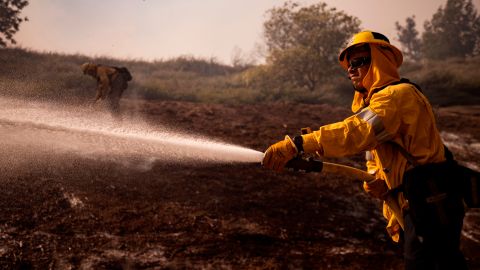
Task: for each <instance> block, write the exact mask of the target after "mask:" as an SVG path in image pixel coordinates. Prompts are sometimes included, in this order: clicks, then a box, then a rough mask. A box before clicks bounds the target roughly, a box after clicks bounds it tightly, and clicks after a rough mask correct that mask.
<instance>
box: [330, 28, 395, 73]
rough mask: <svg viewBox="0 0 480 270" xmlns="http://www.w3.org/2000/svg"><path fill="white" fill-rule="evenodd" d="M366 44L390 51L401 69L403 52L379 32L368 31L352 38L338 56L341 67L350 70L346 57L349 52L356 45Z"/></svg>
mask: <svg viewBox="0 0 480 270" xmlns="http://www.w3.org/2000/svg"><path fill="white" fill-rule="evenodd" d="M365 43H369V44H377V45H378V46H379V47H380V48H381V49H387V50H390V51H391V52H392V53H393V55H394V57H395V62H396V64H397V67H400V65H401V64H402V62H403V55H402V52H401V51H400V50H399V49H397V47H395V46H393V45H392V44H390V41H389V40H388V38H387V37H386V36H384V35H382V34H380V33H377V32H373V31H368V30H367V31H362V32H360V33H357V34H355V35H354V36H353V37H352V39H351V40H350V41H349V42H348V44H347V46H346V47H345V49H343V50H342V51H341V52H340V54H339V55H338V61H340V65H341V66H342V67H343V68H344V69H348V60H347V59H346V57H345V54H346V53H347V50H348V49H350V48H352V47H354V46H356V45H359V44H365Z"/></svg>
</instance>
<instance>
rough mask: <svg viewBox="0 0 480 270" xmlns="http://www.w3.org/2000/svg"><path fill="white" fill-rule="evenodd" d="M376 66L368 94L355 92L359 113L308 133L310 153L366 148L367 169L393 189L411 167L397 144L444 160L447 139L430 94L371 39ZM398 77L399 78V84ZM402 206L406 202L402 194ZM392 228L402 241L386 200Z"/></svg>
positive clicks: (424, 157) (427, 159) (420, 157)
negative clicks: (402, 73) (402, 76)
mask: <svg viewBox="0 0 480 270" xmlns="http://www.w3.org/2000/svg"><path fill="white" fill-rule="evenodd" d="M370 48H371V59H372V60H371V65H370V68H369V70H368V72H367V75H366V76H365V78H364V80H363V85H364V87H365V88H366V89H367V95H366V98H364V96H363V95H362V94H361V93H359V92H355V96H354V100H353V103H352V110H353V111H354V112H355V113H356V114H354V115H353V116H351V117H348V118H347V119H345V120H343V121H342V122H338V123H333V124H330V125H325V126H322V127H320V129H319V130H317V131H314V132H313V133H310V134H306V135H303V141H304V143H303V148H304V151H305V152H306V153H313V152H318V153H319V154H320V155H322V156H325V157H341V156H348V155H353V154H358V153H361V152H364V151H365V152H367V155H366V156H367V163H366V165H367V169H368V171H369V172H370V173H371V174H375V176H376V177H377V178H380V179H383V180H385V182H386V183H387V185H388V187H389V188H390V189H392V188H395V187H397V186H399V185H400V184H401V183H402V179H403V174H404V173H405V171H406V170H407V169H409V167H410V166H411V165H410V164H408V161H407V160H406V158H405V157H404V156H403V155H402V154H401V152H400V151H399V150H398V148H397V147H395V146H394V145H393V144H391V143H388V142H395V143H396V144H398V145H400V146H401V147H403V148H404V149H405V150H407V151H408V152H409V153H410V154H411V155H412V156H413V157H414V158H415V160H416V161H417V162H418V163H419V164H426V163H436V162H442V161H444V160H445V157H444V148H443V142H442V140H441V138H440V134H439V132H438V130H437V128H436V124H435V119H434V115H433V112H432V107H431V105H430V104H429V102H428V100H427V98H426V97H425V96H424V95H423V94H422V93H421V92H420V91H419V90H418V89H416V88H415V86H414V85H412V84H410V83H398V81H400V77H399V75H398V71H397V68H396V66H395V62H394V59H393V55H392V54H391V53H389V52H388V51H385V50H382V49H381V48H380V47H378V46H377V45H375V44H370ZM396 82H397V83H396ZM398 200H399V205H400V206H401V207H402V208H405V207H406V202H405V199H404V198H403V196H402V195H401V194H400V196H399V198H398ZM383 213H384V216H385V217H386V218H387V220H388V225H387V231H388V232H389V233H390V235H391V236H392V238H393V240H394V241H398V238H399V234H398V233H399V231H400V227H399V225H398V223H397V221H396V219H395V216H394V215H393V213H392V212H391V211H390V209H389V208H388V206H387V205H386V204H385V203H384V205H383Z"/></svg>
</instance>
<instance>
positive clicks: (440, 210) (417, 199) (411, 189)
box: [403, 161, 464, 235]
mask: <svg viewBox="0 0 480 270" xmlns="http://www.w3.org/2000/svg"><path fill="white" fill-rule="evenodd" d="M456 166H457V165H456V164H455V163H454V162H450V161H445V162H441V163H431V164H425V165H420V166H417V167H414V168H413V169H411V170H409V171H407V172H406V173H405V174H404V178H403V192H404V196H405V198H406V199H407V200H408V202H409V212H410V214H411V216H412V220H413V222H414V224H415V229H416V230H417V231H418V233H419V235H424V234H426V233H428V230H429V229H431V228H432V226H433V227H434V226H438V225H442V226H443V227H449V226H451V224H450V222H451V220H452V217H455V216H460V215H463V214H464V206H463V202H462V190H461V189H462V188H461V183H460V182H461V179H459V177H458V175H455V174H456V172H455V171H456ZM453 220H454V219H453Z"/></svg>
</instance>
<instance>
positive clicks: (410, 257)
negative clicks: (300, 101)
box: [262, 31, 467, 269]
mask: <svg viewBox="0 0 480 270" xmlns="http://www.w3.org/2000/svg"><path fill="white" fill-rule="evenodd" d="M338 59H339V62H340V65H341V66H342V68H343V69H344V70H345V71H347V73H348V77H349V79H350V80H351V82H352V84H353V87H354V89H355V92H354V93H355V94H354V97H353V103H352V111H353V112H354V115H353V116H351V117H348V118H346V119H345V120H343V121H342V122H338V123H333V124H329V125H325V126H322V127H320V128H319V129H318V130H316V131H314V132H312V133H309V134H304V135H301V136H297V137H295V138H294V139H290V138H289V137H288V136H287V137H286V139H285V140H283V141H280V142H278V143H276V144H273V145H272V146H270V147H269V148H268V149H267V150H266V152H265V155H264V158H263V161H262V164H263V166H264V167H266V168H269V169H273V170H277V171H281V170H283V168H284V167H285V164H286V163H287V162H288V161H289V160H291V159H292V158H294V157H295V156H296V155H297V154H298V153H307V154H308V153H315V152H317V153H319V154H320V155H321V156H324V157H341V156H348V155H354V154H358V153H361V152H366V153H367V155H366V156H367V161H366V166H367V169H368V171H369V172H370V173H371V174H373V175H375V177H376V178H377V181H374V182H371V183H366V182H365V183H364V189H365V191H367V193H368V194H370V195H372V196H375V197H377V198H380V199H385V194H386V193H387V192H391V193H390V194H392V193H393V194H394V196H396V197H395V200H397V201H398V204H399V205H400V206H401V213H400V215H402V216H403V219H404V222H405V224H404V229H403V233H402V228H401V226H399V225H400V224H399V223H398V221H397V219H396V217H395V215H394V214H393V211H391V209H390V208H389V207H388V205H387V204H386V203H385V202H384V204H383V213H384V216H385V217H386V219H387V220H388V225H387V231H388V232H389V234H390V235H391V236H392V239H393V240H394V241H396V242H399V241H400V240H402V241H403V244H404V260H405V269H466V268H467V265H466V262H465V259H464V257H463V254H462V253H461V251H460V235H461V230H462V226H463V217H464V206H463V201H462V197H461V196H460V195H458V194H457V193H456V192H453V191H454V190H456V189H457V188H455V187H454V185H456V184H458V181H457V182H456V181H454V180H455V177H456V176H455V175H454V173H453V172H452V169H451V168H452V167H451V166H450V165H449V164H451V163H452V162H453V161H452V160H453V157H452V155H451V153H450V152H449V151H448V149H447V148H446V147H444V145H443V142H442V139H441V137H440V134H439V131H438V130H437V127H436V123H435V119H434V115H433V111H432V107H431V105H430V103H429V101H428V100H427V98H426V97H425V96H424V95H423V94H422V92H421V90H420V88H419V87H418V86H417V85H416V84H414V83H411V82H409V81H408V80H407V79H400V76H399V73H398V68H399V67H400V65H401V64H402V62H403V56H402V53H401V52H400V50H398V49H397V48H396V47H394V46H392V45H391V44H390V42H389V40H388V38H387V37H385V36H384V35H382V34H380V33H376V32H371V31H363V32H360V33H357V34H356V35H354V36H353V38H352V39H351V41H350V43H349V44H348V45H347V46H346V47H345V48H344V49H343V50H342V51H341V53H340V55H339V58H338ZM457 190H458V189H457ZM401 236H402V237H401Z"/></svg>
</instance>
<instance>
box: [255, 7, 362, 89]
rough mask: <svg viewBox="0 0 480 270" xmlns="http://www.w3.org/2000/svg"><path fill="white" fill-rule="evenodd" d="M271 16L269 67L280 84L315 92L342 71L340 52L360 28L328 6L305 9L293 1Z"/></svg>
mask: <svg viewBox="0 0 480 270" xmlns="http://www.w3.org/2000/svg"><path fill="white" fill-rule="evenodd" d="M268 13H269V18H268V20H267V21H266V22H265V23H264V34H265V39H266V45H267V63H268V64H269V65H271V66H272V69H271V70H272V71H273V72H274V73H275V74H274V75H275V76H276V77H277V78H278V79H279V80H282V81H285V82H289V83H292V84H294V85H296V86H299V87H306V88H308V89H309V90H311V91H313V90H315V89H316V88H317V86H318V85H319V83H321V82H325V81H327V80H328V79H329V78H330V77H331V76H332V74H334V73H335V72H337V71H339V67H338V60H337V56H338V52H339V50H340V48H342V46H343V45H345V42H346V40H347V39H348V38H349V37H351V36H352V35H353V34H354V33H356V32H358V31H359V25H360V21H359V19H358V18H355V17H351V16H348V15H346V14H345V13H344V12H342V11H337V10H336V9H335V8H327V4H325V3H319V4H314V5H311V6H306V7H301V6H300V5H299V4H297V3H293V2H290V1H289V2H286V3H284V4H283V6H282V7H278V8H273V9H271V10H269V11H268Z"/></svg>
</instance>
